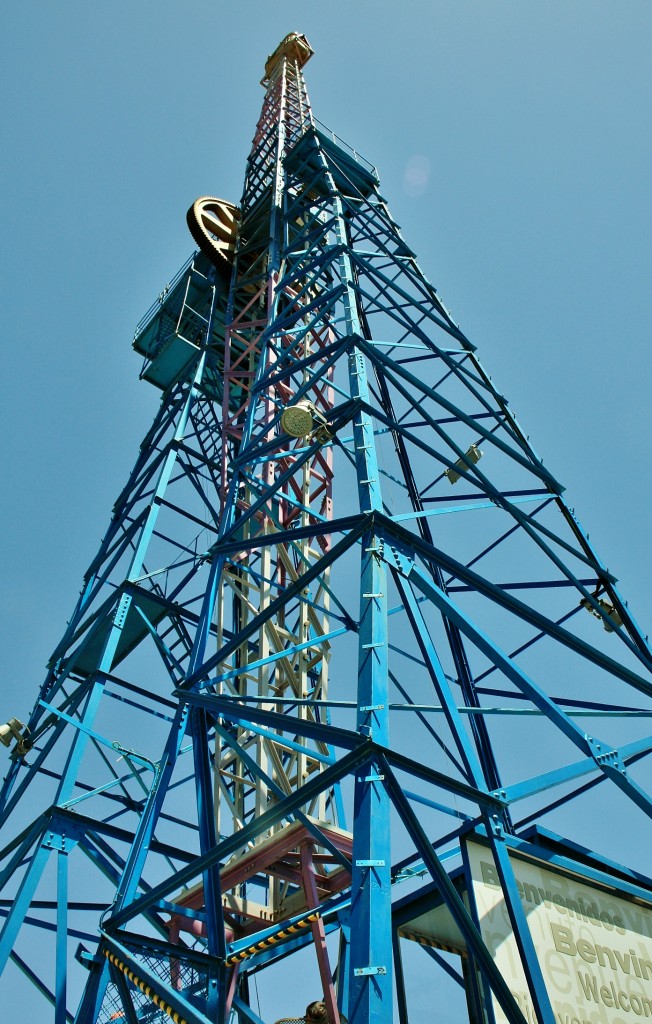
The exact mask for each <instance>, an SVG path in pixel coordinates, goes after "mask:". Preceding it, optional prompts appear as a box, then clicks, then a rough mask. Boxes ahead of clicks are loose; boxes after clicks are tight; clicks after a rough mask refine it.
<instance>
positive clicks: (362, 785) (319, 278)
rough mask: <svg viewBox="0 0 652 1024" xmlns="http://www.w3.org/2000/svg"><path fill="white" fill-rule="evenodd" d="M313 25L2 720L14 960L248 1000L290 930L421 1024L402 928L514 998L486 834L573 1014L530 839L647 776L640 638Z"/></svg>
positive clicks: (519, 934)
mask: <svg viewBox="0 0 652 1024" xmlns="http://www.w3.org/2000/svg"><path fill="white" fill-rule="evenodd" d="M311 53H312V51H311V49H310V47H309V45H308V43H307V41H306V40H305V37H303V36H300V35H297V34H292V35H291V36H288V37H286V39H284V40H283V42H282V43H281V44H280V46H279V47H278V48H277V50H276V51H275V52H274V54H273V55H272V56H271V57H270V58H269V60H268V62H267V65H266V68H265V78H264V80H263V85H264V87H265V100H264V103H263V109H262V113H261V117H260V120H259V122H258V126H257V129H256V134H255V137H254V141H253V146H252V150H251V154H250V156H249V160H248V163H247V169H246V176H245V185H244V191H243V196H242V201H241V204H240V207H239V209H237V210H236V208H235V207H233V206H231V205H230V204H228V203H226V202H225V201H223V200H218V199H212V198H205V199H203V200H200V201H198V203H196V204H195V206H194V207H193V209H192V210H191V213H190V215H189V216H190V220H189V223H190V225H191V229H192V231H193V234H194V235H195V238H196V239H197V241H198V242H199V245H200V249H199V251H198V252H196V253H195V254H194V255H193V257H192V258H191V259H190V260H189V261H188V263H187V264H185V266H184V267H183V268H182V269H181V271H180V272H179V274H178V275H177V277H176V278H175V279H174V280H173V281H172V282H171V284H170V285H169V287H168V288H167V289H166V291H165V292H164V293H163V295H162V296H161V297H160V299H159V300H158V302H157V303H155V305H154V307H153V308H152V309H151V310H150V312H149V314H148V315H147V316H146V317H145V318H144V320H143V321H142V323H141V324H140V325H139V328H138V330H137V333H136V339H135V342H134V345H135V348H136V350H137V351H138V352H140V353H141V355H142V356H143V358H144V363H143V370H142V376H143V377H144V378H145V379H147V380H149V381H151V382H152V383H154V384H155V385H156V386H157V387H159V388H161V390H162V400H161V405H160V408H159V411H158V413H157V415H156V417H155V420H154V423H153V425H152V427H151V429H150V431H149V432H148V434H147V436H146V437H145V439H144V441H143V443H142V445H141V446H140V450H139V454H138V458H137V460H136V464H135V466H134V469H133V472H132V473H131V476H130V478H129V480H128V482H127V485H126V487H125V488H124V490H123V492H122V493H121V495H120V496H119V498H118V500H117V502H116V504H115V506H114V509H113V514H112V517H111V521H110V525H109V528H108V530H107V532H106V535H105V537H104V539H103V541H102V543H101V546H100V549H99V551H98V553H97V555H96V556H95V558H94V559H93V561H92V562H91V565H90V567H89V569H88V572H87V574H86V576H85V578H84V582H83V587H82V590H81V594H80V597H79V600H78V602H77V605H76V607H75V609H74V612H73V614H72V616H71V618H70V621H69V623H68V625H67V627H66V631H65V633H64V635H63V637H62V639H61V642H60V643H59V645H58V646H57V648H56V650H55V651H54V653H53V655H52V657H51V659H50V662H49V665H48V673H47V677H46V680H45V682H44V683H43V686H42V687H41V689H40V692H39V695H38V699H37V702H36V704H35V706H34V710H33V712H32V714H31V716H30V718H29V721H28V723H27V729H24V728H23V727H22V726H21V724H20V723H14V726H13V733H8V732H7V731H6V730H5V735H4V737H3V738H4V740H5V741H8V740H9V738H11V736H13V737H14V738H15V740H16V743H15V745H14V748H13V751H12V754H11V761H10V768H9V771H8V773H7V777H6V779H5V783H4V786H3V789H2V808H3V820H4V827H3V828H4V832H3V834H4V836H5V838H4V842H3V848H2V861H1V864H2V881H3V885H4V901H3V903H2V913H3V915H4V925H3V930H2V935H1V938H0V967H4V966H5V965H6V964H7V963H8V961H9V960H11V961H12V962H13V964H14V965H18V967H20V969H21V970H22V972H23V974H24V975H25V977H26V979H27V981H28V982H29V983H31V984H33V985H34V986H36V988H37V989H38V990H39V991H40V992H41V994H42V995H43V996H44V998H45V1000H46V1002H45V1003H44V1006H45V1007H46V1006H47V1002H49V1004H50V1005H51V1008H52V1009H51V1013H52V1019H53V1020H54V1021H55V1024H64V1022H65V1021H68V1020H73V1019H74V1021H75V1022H76V1024H96V1022H97V1024H107V1022H108V1021H110V1020H116V1019H120V1020H125V1021H127V1022H128V1024H136V1022H141V1021H149V1022H154V1021H155V1022H164V1021H167V1020H170V1019H171V1020H174V1021H186V1022H188V1024H207V1022H209V1021H210V1022H222V1021H226V1020H228V1019H229V1016H230V1015H235V1016H236V1017H237V1019H239V1020H240V1021H241V1022H245V1021H247V1022H253V1024H258V1022H260V1020H261V1017H260V1015H259V1013H258V1012H257V1010H255V1009H254V1002H253V999H252V997H251V995H250V985H251V981H252V979H253V978H254V977H255V976H257V975H258V974H259V973H260V972H268V971H271V972H274V973H277V974H278V977H279V978H283V977H285V976H286V975H284V974H283V971H284V970H285V969H287V970H288V971H292V970H293V969H294V968H293V967H292V965H293V963H294V962H295V961H294V958H295V956H296V955H297V954H299V953H300V952H301V951H303V955H304V959H303V960H301V961H300V963H302V964H303V963H305V962H306V961H305V951H306V950H308V951H312V953H311V955H314V962H315V965H316V966H315V971H316V972H317V971H318V972H319V973H318V974H317V973H316V977H317V978H318V979H319V981H318V984H321V988H322V991H323V997H324V1000H325V1002H326V1004H327V1007H328V1011H329V1015H330V1019H331V1021H333V1024H335V1022H339V1021H340V1020H341V1019H342V1017H346V1018H347V1019H348V1020H349V1021H351V1022H352V1024H368V1022H372V1021H373V1022H386V1021H390V1020H391V1019H393V1012H394V1011H393V1009H392V1006H393V1004H395V1005H396V1007H397V1011H396V1012H397V1013H398V1019H399V1020H400V1021H401V1024H405V1022H406V1021H407V1020H408V1019H409V1006H410V998H411V997H410V993H409V991H407V987H406V984H405V978H404V974H403V970H402V955H403V954H402V952H401V950H402V949H403V948H404V947H405V945H406V943H408V944H409V945H410V948H416V946H415V941H416V944H417V945H418V946H420V947H422V949H418V950H417V952H418V953H419V955H421V956H423V958H424V961H426V963H425V967H427V971H428V978H430V979H431V980H430V981H429V982H427V984H428V985H429V986H431V991H432V992H433V993H436V992H437V991H438V988H437V986H438V985H439V983H440V978H441V977H443V976H444V975H445V974H446V973H448V974H450V973H453V974H454V975H456V977H457V979H458V980H463V982H464V985H465V991H466V997H467V1002H468V1007H469V1015H470V1019H471V1020H473V1021H474V1022H479V1021H480V1020H489V1021H491V1020H492V1019H493V1016H494V1011H493V1009H492V1000H491V998H490V995H491V994H492V995H493V999H494V1000H495V1003H496V1005H498V1006H499V1007H501V1008H502V1012H503V1013H504V1014H505V1016H506V1018H507V1019H508V1020H509V1021H510V1022H511V1024H524V1020H525V1018H524V1016H523V1008H522V1006H519V1005H518V1004H517V1001H516V1000H515V998H514V995H513V993H512V991H511V989H510V987H509V985H508V984H507V982H506V980H505V978H504V977H503V976H502V974H501V972H500V971H499V969H498V967H497V966H496V963H495V959H494V957H493V955H492V950H491V949H490V948H489V947H488V946H487V945H486V943H485V940H484V938H483V936H482V934H481V929H480V922H479V920H478V916H477V912H476V910H475V909H474V907H473V905H472V901H471V902H469V900H468V899H467V898H465V897H464V894H463V892H462V890H461V888H460V878H463V877H464V871H465V870H467V871H468V865H466V864H465V862H464V837H465V836H467V835H469V834H470V833H473V834H474V835H476V836H482V837H484V840H483V841H484V842H485V844H486V846H487V848H488V849H489V850H490V852H491V856H492V857H493V860H494V863H495V866H496V871H497V875H498V877H499V879H500V885H501V886H502V890H503V898H504V902H505V905H506V908H507V911H508V913H509V918H510V921H511V924H512V928H513V931H514V935H515V938H516V943H517V947H518V950H519V952H520V956H521V959H522V963H523V968H524V973H525V978H526V982H527V986H528V992H529V997H530V999H531V1003H532V1007H533V1012H534V1014H535V1015H536V1018H537V1019H538V1020H539V1021H540V1022H541V1024H553V1021H554V1019H555V1018H554V1013H553V1009H552V1007H551V1003H550V999H549V996H548V994H547V992H546V986H545V981H544V977H543V974H542V969H541V964H540V962H539V959H538V957H537V953H536V950H535V947H534V943H533V940H532V936H531V934H530V931H529V930H528V925H527V920H526V915H525V912H524V910H523V906H522V903H521V900H520V899H519V892H518V887H517V883H516V881H515V877H514V872H513V865H512V861H511V859H510V856H509V854H510V851H514V850H518V848H519V844H522V843H523V842H524V841H525V839H524V837H526V838H527V837H530V838H531V836H532V835H533V831H532V827H533V825H534V824H537V823H539V822H540V821H541V820H542V819H544V816H545V823H546V824H547V825H548V824H550V825H552V826H555V824H556V822H557V821H559V822H560V823H561V824H560V826H559V831H560V832H562V833H563V832H566V833H567V834H568V836H569V838H570V839H574V840H576V841H577V842H579V843H581V842H582V835H583V833H582V827H581V819H582V812H583V808H585V807H586V806H587V804H588V806H589V807H591V806H594V805H591V803H590V801H591V799H592V798H593V796H594V794H595V792H596V789H597V787H600V788H599V789H597V792H598V794H599V795H601V796H602V797H604V796H605V794H606V792H607V790H611V791H614V792H615V790H614V789H613V787H614V786H615V787H617V790H619V791H620V793H621V794H622V795H623V797H624V798H626V801H628V803H627V806H630V805H631V809H632V814H634V815H636V814H641V813H642V814H643V815H648V816H649V815H650V811H651V808H652V804H651V802H650V797H649V795H648V793H647V792H646V790H645V787H644V785H643V782H644V777H643V775H642V774H641V765H643V766H644V765H645V762H644V761H643V760H642V759H643V758H644V755H646V754H647V753H648V752H649V751H650V750H652V737H650V736H648V735H646V733H645V728H646V726H645V717H644V715H643V714H642V712H644V711H647V712H649V711H650V696H651V695H652V683H651V675H650V670H651V668H652V658H651V654H650V648H649V646H648V643H647V640H646V638H645V636H644V635H643V634H642V633H641V631H640V630H639V628H638V626H637V624H636V622H635V621H634V619H633V618H632V615H631V613H630V610H629V608H628V607H627V604H626V603H625V602H624V601H623V600H622V598H621V596H620V595H619V592H618V589H617V586H616V580H615V578H614V577H613V575H612V574H611V573H610V572H609V571H608V570H607V569H606V567H605V566H604V565H603V564H602V563H601V561H600V559H599V558H598V555H597V554H596V552H595V550H594V549H593V547H592V545H591V543H590V542H589V538H588V535H587V534H586V533H585V532H584V531H583V529H582V527H581V526H580V524H579V522H578V520H577V519H576V517H575V515H574V512H573V510H572V509H570V508H569V507H568V506H567V504H566V503H565V501H564V497H563V493H562V491H563V489H562V487H561V486H560V484H559V483H558V482H557V480H556V479H555V477H554V476H553V475H552V473H551V472H550V471H549V470H548V469H547V467H545V466H544V465H543V463H542V462H541V460H540V459H539V458H538V457H537V455H536V453H535V452H534V450H533V449H532V447H531V446H530V443H529V441H528V439H527V437H526V436H525V434H524V433H523V431H522V429H521V427H520V426H519V424H518V422H517V421H516V419H515V417H514V415H513V414H512V412H511V410H510V408H509V405H508V403H507V401H506V399H505V398H504V397H503V396H502V395H501V393H500V392H499V391H498V390H497V389H496V387H495V386H494V385H493V383H492V381H491V379H490V378H489V376H488V375H487V374H486V372H485V371H484V369H483V368H482V366H481V364H480V362H479V360H478V358H477V356H476V354H475V349H474V346H473V345H472V344H471V342H470V341H468V339H467V338H466V337H465V336H464V334H463V333H462V332H461V331H460V329H459V328H458V327H457V326H456V324H455V323H454V322H453V320H452V319H451V317H450V315H449V314H448V312H447V311H446V308H445V307H444V305H443V304H442V302H441V300H440V299H439V297H438V295H437V293H436V290H435V289H434V288H433V287H432V285H431V284H430V283H429V282H428V280H427V278H426V277H425V276H424V274H423V273H422V271H421V269H420V267H419V265H418V263H417V260H416V257H415V254H414V253H413V252H412V250H411V249H410V248H409V246H408V245H407V244H406V243H405V241H404V240H403V238H402V236H401V233H400V231H399V228H398V226H397V224H396V223H395V222H394V220H393V219H392V216H391V214H390V212H389V209H388V207H387V204H386V202H385V200H384V198H383V196H382V194H381V192H380V190H379V179H378V176H377V173H376V170H375V168H374V167H373V166H372V165H371V164H369V163H368V162H367V161H366V160H364V159H363V158H362V157H361V156H360V155H359V154H358V153H356V152H355V151H354V150H352V149H351V148H350V147H349V146H347V145H346V144H345V143H343V142H342V141H341V140H340V139H339V138H338V137H337V136H335V135H334V134H333V133H332V132H330V131H329V130H328V129H326V128H325V127H324V126H323V125H321V124H320V123H319V122H318V121H317V120H316V119H315V118H314V116H313V114H312V110H311V107H310V103H309V99H308V94H307V91H306V88H305V84H304V79H303V71H302V68H303V66H304V64H305V63H306V61H307V60H308V59H309V57H310V56H311ZM560 694H563V696H560ZM582 714H584V715H586V714H590V715H592V716H593V717H592V718H591V719H590V723H591V729H593V727H594V726H595V727H596V729H597V731H598V732H599V733H600V736H596V735H594V734H593V733H589V732H587V731H585V728H584V724H583V723H584V722H585V720H584V719H583V718H579V717H578V716H579V715H582ZM600 716H602V717H604V718H606V719H607V720H606V721H605V722H602V721H601V720H600V721H597V722H596V719H597V718H600ZM616 716H619V717H616ZM603 731H604V738H603V736H602V734H603ZM116 735H117V736H118V737H119V738H118V739H117V740H116V739H114V737H115V736H116ZM602 783H605V785H604V786H602V785H601V784H602ZM569 807H570V808H571V813H570V814H569V813H568V808H569ZM536 836H537V837H538V838H537V841H538V842H539V843H540V844H543V845H545V843H546V842H547V843H548V845H549V847H551V844H553V839H552V838H551V835H550V834H549V833H548V834H547V836H548V838H547V839H546V838H545V836H544V833H543V832H542V831H541V830H540V829H539V831H538V832H536ZM577 849H579V847H577ZM584 859H585V861H586V863H587V864H588V865H589V866H590V863H591V862H590V858H589V857H588V855H585V856H584ZM453 865H455V869H453ZM593 869H594V870H597V869H596V868H595V866H594V868H593ZM460 872H461V873H460ZM632 884H633V883H632ZM640 884H642V883H640ZM435 905H436V906H437V907H440V908H442V909H443V913H444V914H445V915H446V917H447V920H448V922H449V930H450V929H451V928H452V930H453V932H454V933H455V934H456V935H457V936H458V937H459V939H458V940H456V943H457V944H456V943H455V942H453V944H452V946H450V947H447V944H446V942H445V941H444V940H443V939H442V937H441V935H439V936H438V935H437V934H435V932H434V931H432V929H431V930H430V931H429V930H428V927H426V924H425V923H424V921H425V918H424V916H423V915H424V914H425V912H426V910H427V909H428V908H429V907H433V906H435ZM46 941H47V942H48V943H49V945H48V946H47V949H48V951H49V952H48V953H47V954H44V953H43V949H44V945H43V943H45V942H46ZM447 948H452V949H453V951H454V953H455V954H460V953H462V954H463V956H462V960H461V962H462V964H463V970H462V976H463V978H462V976H460V975H459V971H457V969H456V968H454V967H452V966H451V960H450V959H447V958H446V956H444V955H442V952H441V951H442V950H445V949H447ZM437 950H439V952H438V951H437ZM429 954H430V955H429ZM44 964H45V965H46V966H44ZM50 965H51V968H50ZM424 977H425V975H424ZM80 979H81V980H80ZM422 984H424V982H423V981H422ZM80 993H81V999H80V1001H79V1005H78V1008H77V1009H75V1008H76V1007H77V1003H78V1000H79V997H80ZM433 999H434V997H433ZM289 1009H291V1007H289ZM261 1013H262V1014H263V1019H264V1020H269V1019H270V1018H269V1017H268V1015H267V1012H266V1011H265V1010H264V1008H263V1009H262V1010H261ZM43 1019H45V1017H44V1018H43Z"/></svg>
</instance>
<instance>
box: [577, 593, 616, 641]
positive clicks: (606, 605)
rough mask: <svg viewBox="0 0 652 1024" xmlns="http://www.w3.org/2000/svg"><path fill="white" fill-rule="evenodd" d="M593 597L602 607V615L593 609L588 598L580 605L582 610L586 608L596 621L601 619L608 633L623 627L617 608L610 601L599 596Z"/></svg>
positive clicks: (593, 595)
mask: <svg viewBox="0 0 652 1024" xmlns="http://www.w3.org/2000/svg"><path fill="white" fill-rule="evenodd" d="M591 596H592V597H593V599H594V601H597V603H598V605H599V606H600V610H601V611H602V615H601V614H600V612H599V611H598V610H597V609H596V608H594V607H593V605H592V604H591V602H590V601H589V599H588V598H587V597H583V598H582V600H581V601H580V604H581V606H582V608H586V610H587V612H590V614H591V615H594V616H595V618H596V619H600V621H601V622H602V625H603V626H604V628H605V630H606V632H607V633H613V631H614V629H616V627H617V626H622V624H623V620H622V616H621V614H620V612H619V611H618V609H617V608H615V607H614V606H613V605H612V604H611V603H610V602H609V601H605V599H604V598H603V597H598V596H597V594H592V595H591Z"/></svg>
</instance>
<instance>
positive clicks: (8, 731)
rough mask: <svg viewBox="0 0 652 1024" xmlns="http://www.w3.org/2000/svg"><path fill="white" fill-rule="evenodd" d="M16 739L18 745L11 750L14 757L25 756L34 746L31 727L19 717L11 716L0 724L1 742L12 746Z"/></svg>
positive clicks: (6, 745)
mask: <svg viewBox="0 0 652 1024" xmlns="http://www.w3.org/2000/svg"><path fill="white" fill-rule="evenodd" d="M14 741H15V743H16V746H15V747H14V749H13V750H12V752H11V756H12V757H24V756H25V754H26V753H27V751H28V750H31V748H32V743H31V740H30V738H29V729H28V728H27V726H25V725H23V723H22V722H21V721H20V719H19V718H10V719H9V721H8V722H6V723H5V724H4V725H0V743H2V744H3V745H4V746H5V747H10V746H11V744H12V743H13V742H14Z"/></svg>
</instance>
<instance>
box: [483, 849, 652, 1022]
mask: <svg viewBox="0 0 652 1024" xmlns="http://www.w3.org/2000/svg"><path fill="white" fill-rule="evenodd" d="M467 849H468V854H469V864H470V867H471V875H472V878H473V895H474V897H475V902H476V906H477V910H478V915H479V919H480V931H481V933H482V937H483V939H484V941H485V944H486V945H487V947H488V949H489V951H490V953H491V954H492V956H493V958H494V960H495V963H496V966H497V967H498V969H499V970H500V972H501V974H502V975H503V977H504V978H505V980H506V981H507V983H508V985H509V987H510V988H511V990H512V993H513V995H514V997H515V998H516V1001H517V1002H518V1004H519V1006H520V1008H521V1010H522V1012H523V1014H524V1016H525V1017H526V1019H527V1020H528V1021H529V1022H531V1024H536V1018H535V1015H534V1010H533V1007H532V1002H531V999H530V996H529V993H528V988H527V984H526V981H525V975H524V972H523V967H522V965H521V961H520V958H519V954H518V949H517V947H516V942H515V941H514V936H513V933H512V929H511V925H510V921H509V917H508V914H507V908H506V906H505V903H504V900H503V896H502V890H501V888H500V885H499V883H498V873H497V871H496V867H495V864H494V861H493V858H492V855H491V851H490V849H489V848H488V847H486V846H482V845H481V844H480V843H473V842H469V843H467ZM510 862H511V865H512V869H513V871H514V876H515V878H516V883H517V886H518V892H519V896H520V898H521V904H522V906H523V910H524V911H525V913H526V915H527V922H528V926H529V929H530V933H531V935H532V939H533V942H534V946H535V948H536V950H537V953H538V957H539V962H540V965H541V970H542V973H543V977H544V980H545V984H546V989H547V991H548V995H549V997H550V1001H551V1003H552V1008H553V1011H554V1014H555V1021H556V1024H636V1022H637V1021H642V1020H646V1019H648V1018H651V1019H652V907H649V906H641V905H638V904H636V903H634V902H632V901H631V900H627V899H624V898H622V897H620V896H615V895H612V894H611V893H609V892H606V891H604V890H603V889H600V888H598V887H596V886H591V885H589V884H587V883H586V882H581V881H578V879H577V877H576V876H573V875H570V874H558V873H557V872H553V871H550V870H548V869H547V868H546V867H544V865H543V864H542V863H541V862H540V861H537V862H533V861H531V860H524V859H522V858H520V857H516V856H514V855H510ZM614 884H615V885H617V884H618V882H617V880H614ZM493 1005H494V1012H495V1015H496V1024H505V1022H506V1020H507V1018H506V1017H505V1014H504V1013H503V1011H502V1010H501V1008H500V1006H499V1004H498V1003H497V1001H496V999H495V997H494V1000H493Z"/></svg>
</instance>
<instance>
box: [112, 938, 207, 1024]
mask: <svg viewBox="0 0 652 1024" xmlns="http://www.w3.org/2000/svg"><path fill="white" fill-rule="evenodd" d="M104 955H105V957H106V958H107V960H109V961H110V962H111V963H112V964H113V965H114V966H115V967H117V968H118V970H119V971H122V973H123V974H124V975H125V977H127V978H129V981H131V982H133V984H134V985H135V986H136V988H139V989H140V991H141V992H144V993H145V995H146V996H147V997H148V999H151V1000H152V1002H153V1003H154V1005H155V1006H158V1008H159V1010H163V1012H164V1013H167V1015H168V1017H169V1018H170V1020H173V1021H174V1024H188V1021H187V1020H186V1018H185V1017H182V1016H181V1014H180V1013H179V1012H178V1010H175V1009H174V1007H172V1006H170V1004H169V1003H166V1002H165V1000H164V999H162V998H161V996H159V994H158V993H157V992H155V991H154V989H153V988H152V987H151V986H150V985H148V984H147V983H146V982H144V981H141V979H140V978H138V977H136V975H135V974H134V972H133V971H132V970H130V968H129V967H127V965H126V964H123V962H122V960H120V959H119V958H118V957H117V956H116V955H115V953H111V952H109V950H108V949H105V950H104Z"/></svg>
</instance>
